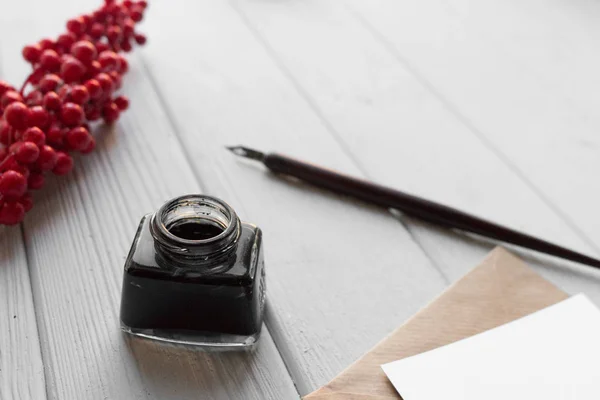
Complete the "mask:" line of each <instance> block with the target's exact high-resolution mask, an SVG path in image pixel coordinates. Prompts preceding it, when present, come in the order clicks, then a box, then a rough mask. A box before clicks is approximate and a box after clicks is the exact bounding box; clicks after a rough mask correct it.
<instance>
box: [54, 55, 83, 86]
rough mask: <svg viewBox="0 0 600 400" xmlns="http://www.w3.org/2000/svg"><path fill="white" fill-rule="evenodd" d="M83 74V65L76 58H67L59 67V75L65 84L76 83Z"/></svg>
mask: <svg viewBox="0 0 600 400" xmlns="http://www.w3.org/2000/svg"><path fill="white" fill-rule="evenodd" d="M84 73H85V65H83V64H82V63H81V61H79V60H78V59H76V58H68V59H66V60H64V61H63V63H62V65H61V66H60V75H61V76H62V77H63V79H64V81H65V82H66V83H71V82H76V81H78V80H79V79H80V78H81V77H82V76H83V74H84Z"/></svg>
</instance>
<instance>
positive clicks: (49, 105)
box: [42, 92, 62, 111]
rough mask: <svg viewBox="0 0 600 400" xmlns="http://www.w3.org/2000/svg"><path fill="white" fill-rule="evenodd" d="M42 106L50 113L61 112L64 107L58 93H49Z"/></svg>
mask: <svg viewBox="0 0 600 400" xmlns="http://www.w3.org/2000/svg"><path fill="white" fill-rule="evenodd" d="M42 105H43V106H44V107H45V108H46V110H48V111H56V110H59V109H60V107H61V106H62V101H61V100H60V97H58V95H57V94H56V92H48V93H46V94H45V95H44V99H43V100H42Z"/></svg>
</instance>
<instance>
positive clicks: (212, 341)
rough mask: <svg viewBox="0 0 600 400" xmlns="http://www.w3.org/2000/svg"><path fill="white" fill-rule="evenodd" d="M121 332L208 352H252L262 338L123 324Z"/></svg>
mask: <svg viewBox="0 0 600 400" xmlns="http://www.w3.org/2000/svg"><path fill="white" fill-rule="evenodd" d="M121 330H122V331H123V332H125V333H128V334H130V335H133V336H137V337H140V338H144V339H150V340H156V341H159V342H163V343H170V344H173V345H181V346H191V347H197V348H198V349H202V350H208V351H227V350H252V349H253V348H254V347H255V345H256V343H257V342H258V338H259V337H260V331H259V332H258V333H255V334H253V335H250V336H240V335H231V334H224V333H213V332H197V331H181V330H180V331H171V330H160V329H134V328H130V327H128V326H125V325H123V324H121Z"/></svg>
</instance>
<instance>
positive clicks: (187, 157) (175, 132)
mask: <svg viewBox="0 0 600 400" xmlns="http://www.w3.org/2000/svg"><path fill="white" fill-rule="evenodd" d="M139 60H140V64H141V66H142V68H143V69H144V71H145V73H146V76H147V77H148V80H149V82H150V86H151V88H152V89H153V90H154V92H155V93H156V95H157V99H158V102H159V105H160V106H161V108H162V109H163V110H164V112H165V116H166V119H167V123H168V124H169V125H170V126H171V128H172V130H173V135H174V136H175V138H176V139H177V142H178V143H179V146H180V149H181V153H182V154H183V156H184V157H185V160H186V162H187V164H188V165H189V167H190V169H191V170H192V174H193V176H194V178H195V179H196V181H197V183H198V185H199V186H200V189H201V190H202V191H203V190H204V189H205V188H206V186H207V185H206V184H205V183H204V181H203V180H202V178H201V177H200V175H199V173H198V172H197V171H196V169H195V168H194V167H193V165H194V164H193V163H192V160H191V156H190V154H188V151H187V149H186V147H185V146H183V143H182V140H181V133H180V132H179V129H178V128H177V124H176V123H175V118H174V116H173V114H172V112H171V110H170V108H169V107H168V105H167V104H166V103H165V101H164V97H163V96H162V95H161V90H160V87H159V86H158V84H157V82H156V80H155V78H154V75H153V74H152V71H151V70H150V69H149V68H148V66H147V64H146V60H145V59H144V57H143V56H142V55H141V54H140V56H139ZM265 328H266V329H267V331H268V333H269V336H270V337H271V340H272V342H273V345H274V346H275V350H277V354H278V355H279V358H280V359H281V362H282V363H283V365H284V366H285V368H286V372H287V374H288V377H289V379H290V382H291V383H292V384H293V385H294V390H295V391H296V394H297V395H298V398H300V392H299V391H298V386H297V384H296V382H295V380H294V377H293V375H292V374H291V373H290V370H289V367H288V365H287V363H286V360H285V358H284V357H283V355H282V352H281V350H280V348H279V346H278V344H277V342H276V341H275V338H274V337H273V335H272V334H271V330H270V329H269V325H268V324H267V322H266V319H265Z"/></svg>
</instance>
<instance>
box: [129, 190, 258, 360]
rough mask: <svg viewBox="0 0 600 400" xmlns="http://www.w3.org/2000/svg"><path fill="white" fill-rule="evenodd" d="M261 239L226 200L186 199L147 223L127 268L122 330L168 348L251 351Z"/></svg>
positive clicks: (150, 217) (255, 337) (176, 201)
mask: <svg viewBox="0 0 600 400" xmlns="http://www.w3.org/2000/svg"><path fill="white" fill-rule="evenodd" d="M263 260H264V259H263V248H262V233H261V230H260V229H259V228H258V227H256V226H255V225H252V224H248V223H245V222H241V221H240V219H239V218H238V216H237V215H236V213H235V211H234V210H233V209H232V208H231V207H230V206H229V205H228V204H227V203H225V202H224V201H222V200H219V199H217V198H214V197H210V196H204V195H188V196H182V197H178V198H175V199H173V200H170V201H168V202H167V203H165V204H164V205H163V206H162V207H161V208H160V209H159V210H158V211H157V212H156V213H154V214H148V215H146V216H144V217H143V218H142V220H141V222H140V225H139V227H138V230H137V233H136V235H135V238H134V240H133V244H132V246H131V250H130V252H129V256H128V257H127V260H126V262H125V271H124V278H123V289H122V297H121V329H122V330H123V331H125V332H127V333H130V334H133V335H137V336H141V337H145V338H150V339H156V340H161V341H166V342H171V343H178V344H186V345H197V346H203V347H207V348H214V349H219V348H221V349H226V348H240V349H244V348H250V347H252V345H253V344H254V343H256V341H257V340H258V338H259V335H260V331H261V327H262V321H263V314H264V303H265V267H264V261H263Z"/></svg>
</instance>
